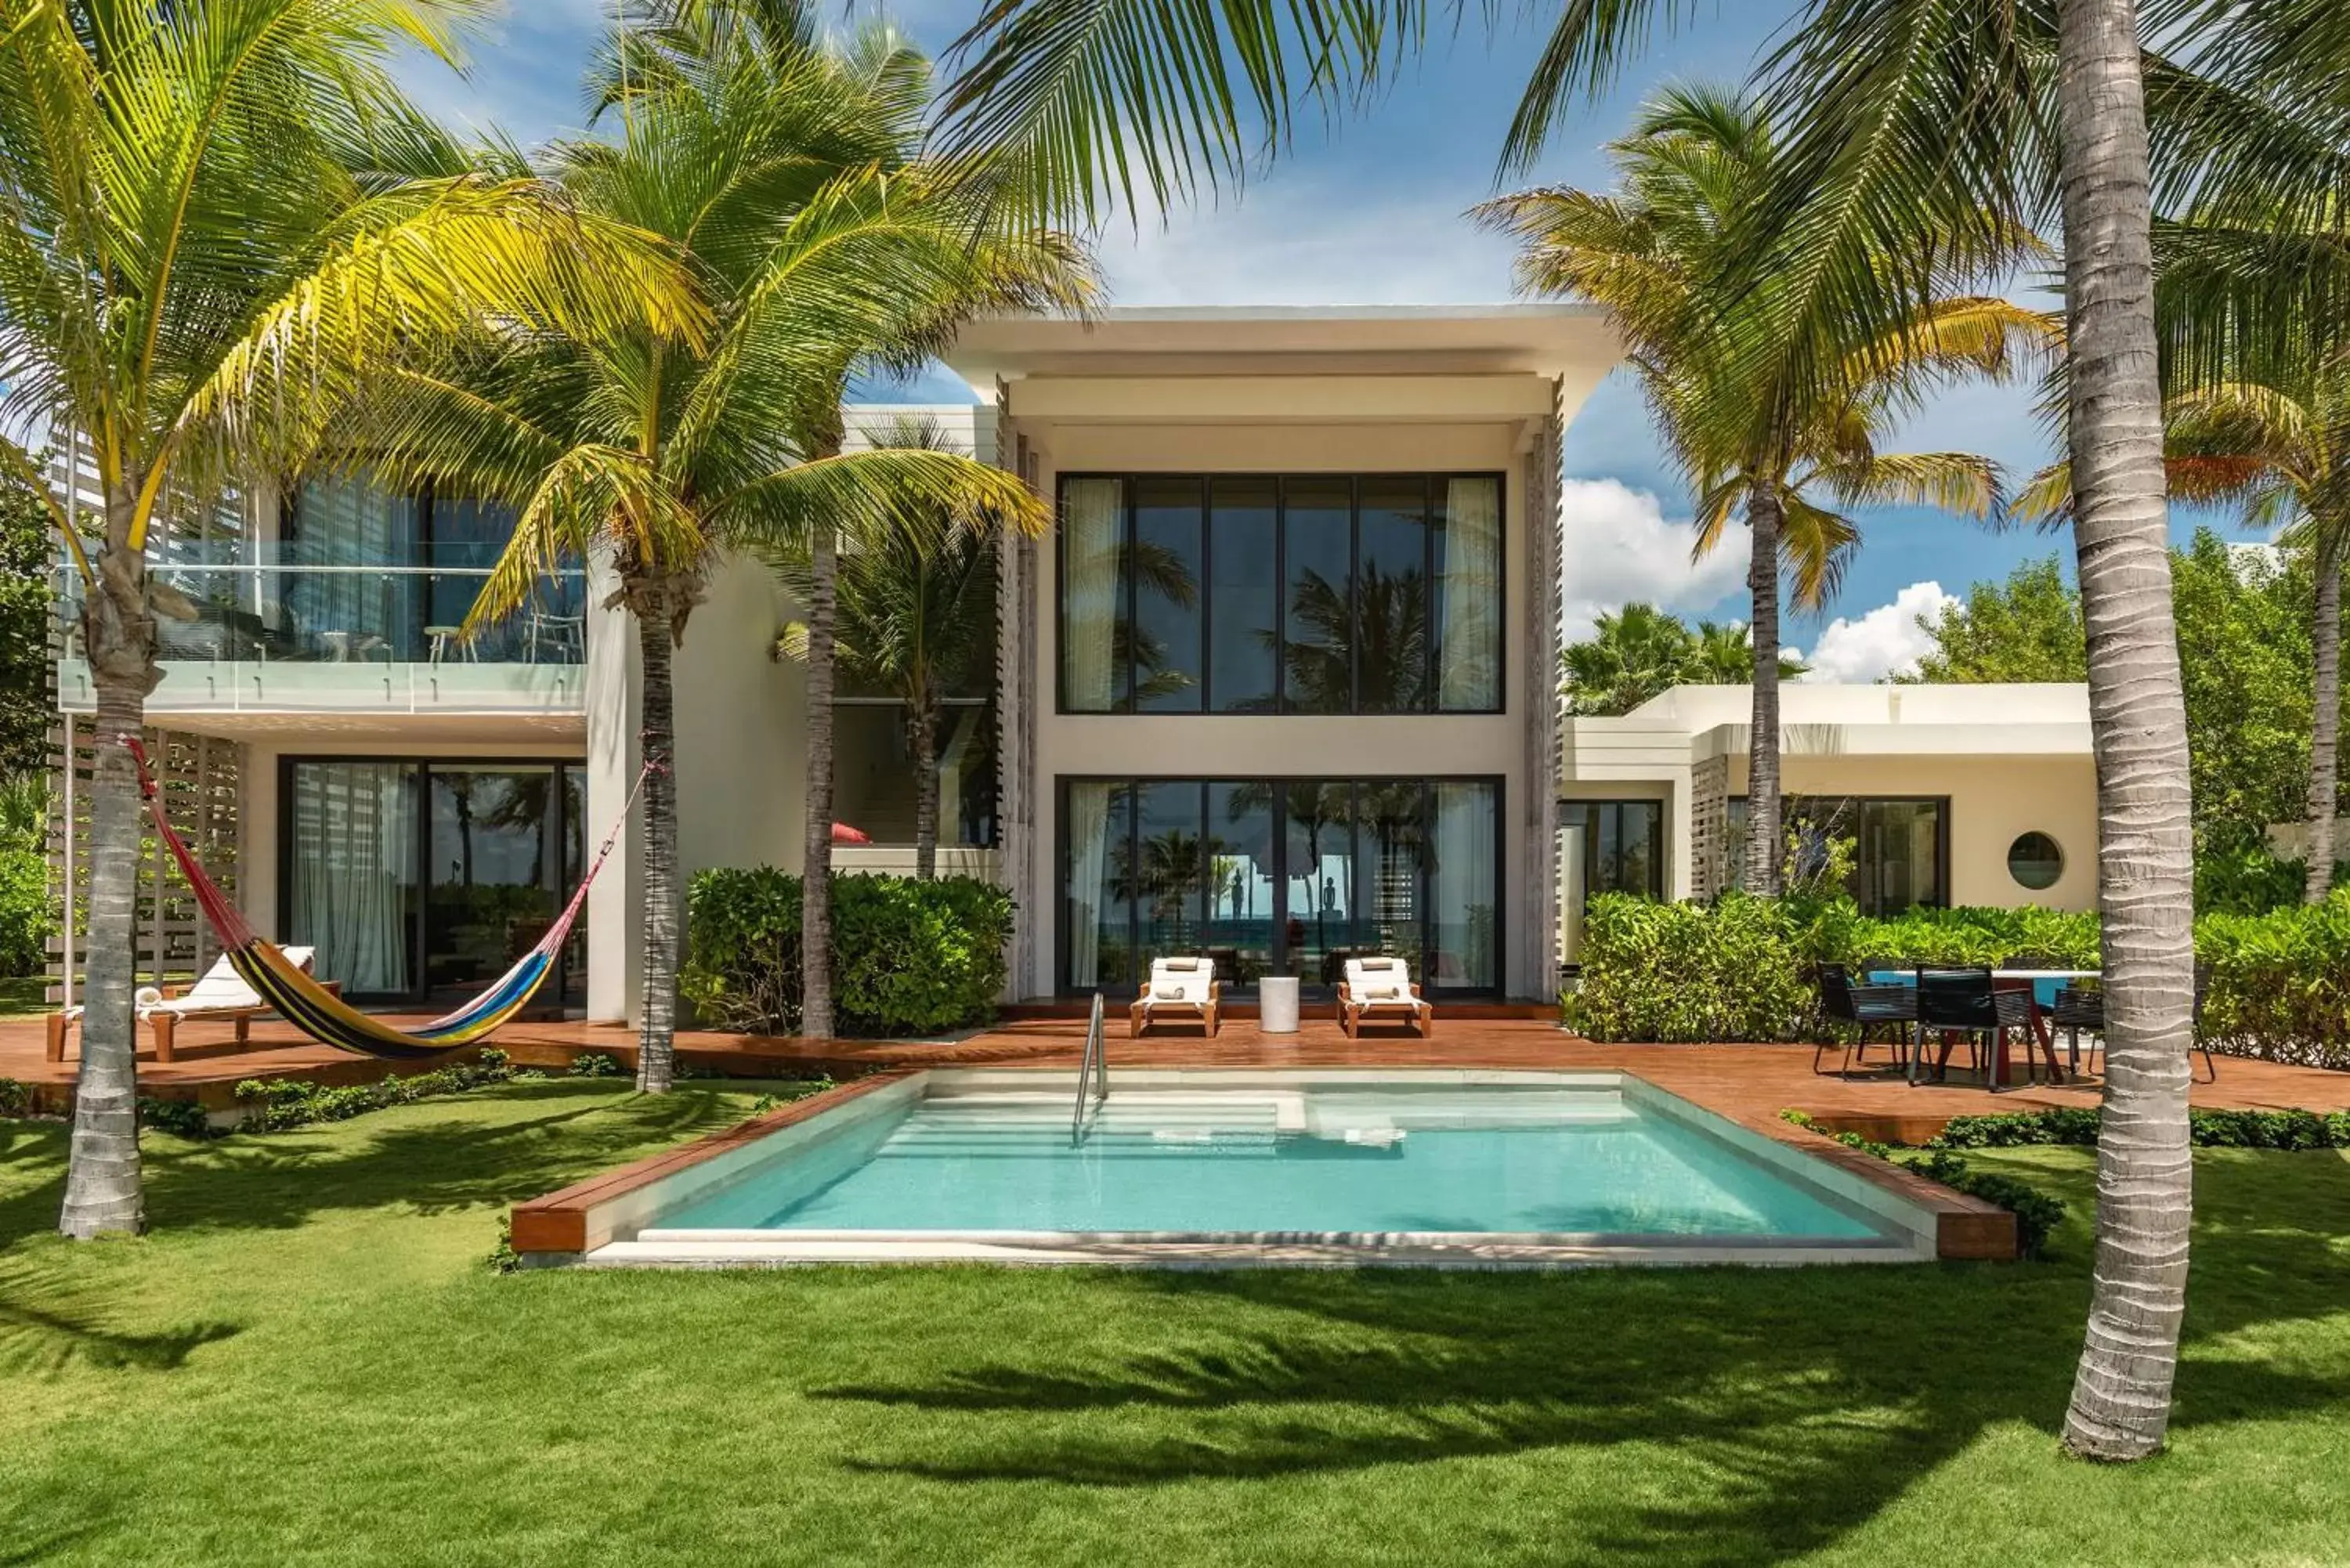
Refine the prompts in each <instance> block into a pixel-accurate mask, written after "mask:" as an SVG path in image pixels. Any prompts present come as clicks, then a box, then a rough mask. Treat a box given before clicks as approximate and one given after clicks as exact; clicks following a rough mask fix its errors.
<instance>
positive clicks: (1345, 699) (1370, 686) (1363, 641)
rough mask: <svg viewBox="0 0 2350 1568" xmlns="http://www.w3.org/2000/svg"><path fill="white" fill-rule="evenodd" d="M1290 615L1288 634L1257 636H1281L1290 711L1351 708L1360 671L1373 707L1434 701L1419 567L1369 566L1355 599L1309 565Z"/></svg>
mask: <svg viewBox="0 0 2350 1568" xmlns="http://www.w3.org/2000/svg"><path fill="white" fill-rule="evenodd" d="M1289 620H1290V627H1291V634H1290V635H1289V637H1288V638H1287V639H1276V637H1275V634H1274V632H1272V631H1261V632H1259V633H1258V634H1257V636H1258V638H1259V639H1261V640H1262V641H1263V643H1264V644H1265V645H1266V646H1267V647H1272V646H1273V645H1274V643H1275V642H1276V641H1277V640H1278V641H1279V642H1280V644H1281V646H1280V649H1279V652H1280V656H1281V658H1282V660H1283V664H1284V670H1283V678H1284V685H1285V686H1286V687H1287V689H1288V691H1287V697H1286V700H1285V705H1286V706H1287V708H1288V709H1289V711H1292V712H1304V713H1345V712H1348V711H1353V710H1354V708H1355V706H1356V701H1355V691H1356V681H1357V679H1358V678H1359V680H1361V683H1362V684H1361V691H1362V693H1363V700H1362V704H1361V705H1362V707H1363V708H1364V709H1366V710H1368V711H1418V710H1419V709H1422V708H1425V707H1427V706H1428V669H1429V663H1428V593H1427V580H1426V578H1425V576H1423V575H1422V574H1421V572H1420V571H1419V568H1417V567H1409V568H1407V569H1405V570H1403V571H1401V572H1398V573H1396V574H1395V575H1393V576H1389V575H1388V574H1387V573H1385V572H1382V571H1380V570H1379V569H1378V566H1366V567H1364V568H1363V570H1362V572H1361V574H1360V576H1358V577H1357V579H1356V592H1355V599H1354V603H1353V604H1352V605H1351V606H1350V605H1349V604H1348V603H1347V590H1346V588H1345V587H1344V586H1343V585H1339V584H1333V583H1332V582H1330V581H1329V579H1327V578H1326V577H1324V576H1322V574H1320V573H1319V572H1315V571H1312V570H1308V571H1306V572H1305V573H1304V574H1303V576H1300V577H1299V579H1298V583H1297V587H1296V589H1295V592H1294V593H1293V594H1292V595H1291V596H1290V602H1289Z"/></svg>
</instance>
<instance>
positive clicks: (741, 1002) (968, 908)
mask: <svg viewBox="0 0 2350 1568" xmlns="http://www.w3.org/2000/svg"><path fill="white" fill-rule="evenodd" d="M800 883H801V878H800V877H794V876H791V875H789V874H787V873H785V872H783V871H778V870H776V869H775V868H774V867H752V868H736V867H716V868H712V869H711V870H707V871H701V872H697V873H695V875H694V877H693V880H692V882H691V886H690V888H688V891H687V895H686V935H687V943H686V959H685V967H684V969H683V970H682V971H681V973H680V975H679V977H678V983H679V989H680V991H681V992H682V994H683V995H684V997H685V999H686V1001H688V1002H691V1004H692V1006H693V1009H694V1012H695V1014H696V1015H697V1017H699V1019H700V1020H701V1021H702V1023H705V1024H709V1025H712V1026H714V1027H717V1028H721V1029H730V1030H736V1031H740V1032H742V1033H751V1034H798V1033H806V1030H805V1028H804V1021H805V1019H806V998H805V997H804V995H803V994H802V992H801V990H800V985H801V976H802V975H803V973H805V972H806V965H805V963H804V962H803V960H802V955H801V947H802V945H803V943H802V935H803V932H804V931H805V929H806V928H805V927H804V926H803V925H802V924H801V919H800V911H801V908H802V905H801V899H800ZM833 898H834V911H835V915H836V919H834V921H833V926H832V954H831V960H832V962H831V970H832V972H833V973H834V974H837V976H839V977H840V996H839V1001H840V1013H839V1023H838V1027H839V1029H840V1031H841V1032H842V1033H848V1034H872V1035H890V1034H894V1035H908V1034H916V1035H919V1034H936V1033H941V1031H944V1030H949V1029H958V1028H962V1027H965V1026H967V1025H971V1024H977V1023H986V1022H987V1021H988V1020H989V1019H991V1018H993V1016H994V1014H995V1002H996V999H997V998H998V997H999V996H1001V995H1002V994H1003V983H1004V980H1005V969H1004V961H1003V954H1004V946H1005V943H1006V942H1007V941H1008V940H1010V939H1011V935H1012V896H1011V895H1010V894H1009V893H1006V892H1005V891H1004V890H1003V888H999V887H997V886H995V885H994V884H993V883H992V882H987V881H983V880H981V879H980V878H978V877H926V878H912V877H839V878H838V879H837V885H836V886H835V887H834V888H833Z"/></svg>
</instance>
